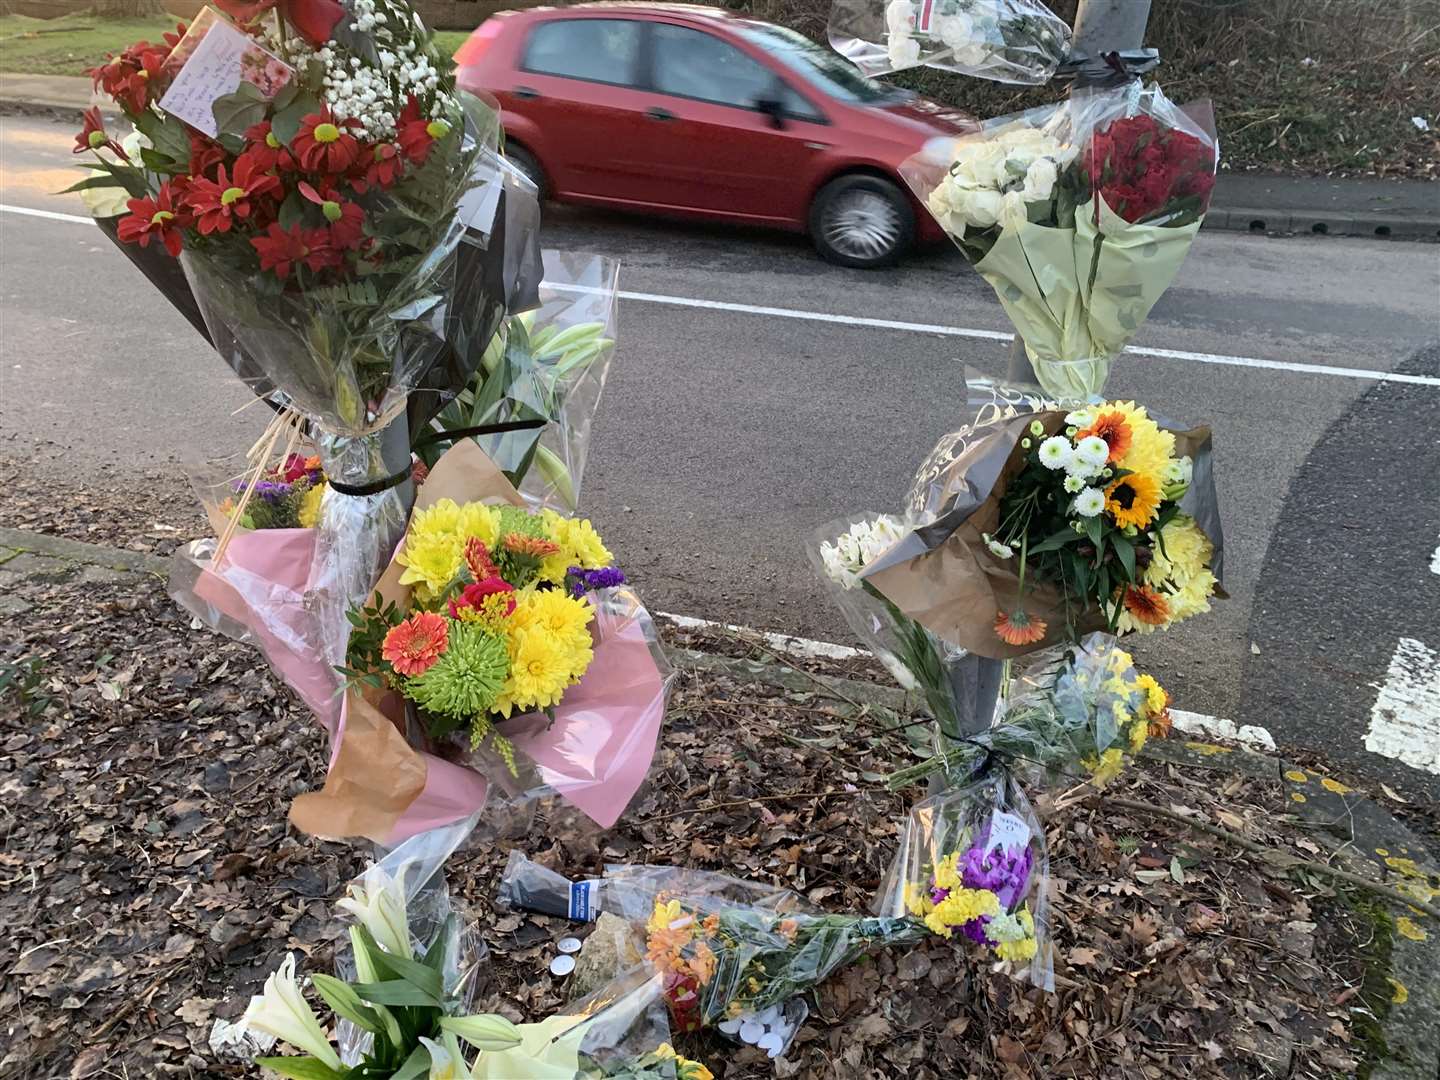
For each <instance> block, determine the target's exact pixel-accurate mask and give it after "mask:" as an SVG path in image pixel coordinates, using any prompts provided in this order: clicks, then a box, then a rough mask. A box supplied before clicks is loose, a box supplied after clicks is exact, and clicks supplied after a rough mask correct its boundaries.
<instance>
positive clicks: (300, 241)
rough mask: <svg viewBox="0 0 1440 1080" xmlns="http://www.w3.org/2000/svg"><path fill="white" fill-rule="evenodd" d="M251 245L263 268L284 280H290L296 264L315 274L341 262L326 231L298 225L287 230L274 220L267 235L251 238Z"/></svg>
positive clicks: (266, 231) (266, 232)
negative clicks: (303, 227)
mask: <svg viewBox="0 0 1440 1080" xmlns="http://www.w3.org/2000/svg"><path fill="white" fill-rule="evenodd" d="M250 246H251V247H253V248H254V249H255V251H256V252H257V253H258V254H259V256H260V269H261V270H272V271H274V273H275V276H276V277H278V278H279V279H280V280H281V281H284V280H286V279H287V278H289V276H290V271H291V269H292V268H293V267H294V266H295V265H296V264H299V265H302V266H305V267H306V268H308V269H309V270H310V271H312V272H315V271H319V270H324V269H325V268H326V267H331V266H339V265H340V262H341V259H340V254H339V253H338V252H337V251H336V250H335V249H334V247H332V246H331V244H330V234H329V233H328V232H326V231H325V230H324V229H302V228H301V227H300V226H299V225H292V226H291V227H290V228H288V229H286V228H283V227H282V226H281V225H280V223H279V222H278V221H275V222H271V223H270V227H269V228H268V229H267V230H265V235H264V236H252V237H251V238H250Z"/></svg>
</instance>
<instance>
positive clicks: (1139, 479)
mask: <svg viewBox="0 0 1440 1080" xmlns="http://www.w3.org/2000/svg"><path fill="white" fill-rule="evenodd" d="M1160 499H1161V493H1160V484H1159V483H1158V482H1157V481H1156V479H1155V477H1153V476H1151V475H1150V474H1148V473H1127V474H1126V475H1124V476H1122V477H1119V478H1118V479H1116V480H1112V481H1111V482H1110V486H1109V487H1107V488H1106V489H1105V512H1106V513H1108V514H1109V515H1110V516H1111V517H1112V518H1114V519H1115V524H1116V525H1118V526H1120V528H1122V529H1123V528H1125V526H1127V525H1134V526H1135V527H1136V528H1137V529H1143V528H1144V527H1145V526H1146V525H1149V524H1150V522H1152V521H1154V520H1155V515H1156V514H1158V513H1159V512H1160Z"/></svg>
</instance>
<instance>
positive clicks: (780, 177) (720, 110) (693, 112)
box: [455, 3, 976, 267]
mask: <svg viewBox="0 0 1440 1080" xmlns="http://www.w3.org/2000/svg"><path fill="white" fill-rule="evenodd" d="M455 63H456V67H457V75H458V78H459V83H460V85H461V86H462V87H463V88H464V89H466V90H470V91H472V92H476V91H479V92H486V93H489V94H491V95H493V96H494V97H496V98H498V99H499V102H500V109H501V118H502V122H503V123H504V126H505V148H506V153H507V154H508V155H509V156H510V158H511V159H512V160H513V161H514V162H515V163H516V164H517V165H519V166H520V168H522V169H523V170H524V171H525V172H526V173H527V174H529V176H530V177H531V178H532V179H533V180H534V181H535V183H536V185H537V186H538V187H539V188H540V191H541V194H542V196H544V197H550V198H554V199H558V200H561V201H563V202H574V203H584V204H588V205H592V206H606V207H612V208H619V209H634V210H644V211H650V212H659V213H664V214H681V215H686V216H692V217H701V218H707V219H710V220H715V221H726V222H733V223H737V224H746V225H767V226H778V227H779V228H783V229H793V230H796V231H800V232H805V231H808V232H809V233H810V235H811V237H812V238H813V239H814V242H815V246H816V248H818V249H819V251H820V254H821V255H822V256H823V257H825V258H826V259H829V260H831V261H832V262H837V263H841V264H843V265H846V266H865V267H868V266H879V265H882V264H885V263H890V262H893V261H894V260H895V259H896V258H897V257H898V256H899V255H900V253H901V252H903V251H904V250H905V249H906V248H907V247H908V246H909V245H910V244H911V243H912V242H913V241H915V240H916V239H917V238H918V239H920V240H922V241H924V240H930V239H935V238H938V237H939V236H940V235H941V234H940V230H939V227H938V226H937V225H936V224H935V222H934V220H933V219H932V218H931V217H930V215H929V214H928V213H926V212H925V210H924V209H923V208H922V207H921V206H920V204H919V203H918V202H917V201H916V200H915V198H914V196H913V195H912V194H911V193H910V191H909V189H908V188H907V187H906V186H905V184H904V182H903V181H902V180H901V179H900V175H899V169H900V164H901V162H903V161H904V160H905V159H906V158H907V157H909V156H910V155H911V154H914V153H915V152H916V151H918V150H919V149H920V148H921V147H922V146H923V145H924V144H925V142H926V141H927V140H929V139H932V138H935V137H936V136H951V137H953V136H955V135H957V134H960V133H962V132H968V131H974V130H975V128H976V125H975V122H974V121H973V120H972V119H971V118H970V117H968V116H966V115H964V114H962V113H959V112H956V111H954V110H951V109H947V108H945V107H944V106H941V105H938V104H936V103H934V102H932V101H926V100H925V99H923V98H918V97H915V96H914V95H913V94H911V93H909V92H908V91H905V90H898V89H895V88H893V87H889V86H886V85H884V84H883V83H878V82H875V81H874V80H872V79H868V78H866V77H865V76H863V75H861V74H860V72H859V71H857V70H856V69H855V68H854V67H853V66H851V65H850V63H849V62H848V61H846V60H844V59H842V58H841V57H839V56H837V55H835V54H834V53H831V52H829V51H827V50H826V49H823V48H821V47H820V46H819V45H816V44H815V43H813V42H811V41H810V40H808V39H807V38H805V37H802V36H801V35H800V34H797V33H795V31H793V30H787V29H786V28H784V27H782V26H774V25H772V24H770V23H765V22H759V21H758V20H755V19H749V18H746V17H744V16H742V15H737V14H733V13H731V12H728V11H724V10H722V9H720V8H710V7H699V6H693V5H689V4H643V5H640V4H628V3H597V4H582V5H580V6H578V7H569V8H532V9H530V10H527V11H507V12H501V13H500V14H498V15H495V16H493V17H492V18H490V19H489V20H488V21H486V22H485V23H484V24H483V25H482V26H480V27H479V29H477V30H476V31H475V33H474V34H473V35H471V37H470V38H469V40H467V41H466V42H465V44H464V45H462V46H461V47H460V49H459V51H458V52H456V54H455Z"/></svg>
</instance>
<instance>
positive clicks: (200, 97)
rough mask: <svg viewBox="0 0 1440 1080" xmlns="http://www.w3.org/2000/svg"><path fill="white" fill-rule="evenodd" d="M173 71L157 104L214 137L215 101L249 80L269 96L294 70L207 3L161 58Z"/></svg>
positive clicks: (278, 89) (274, 93)
mask: <svg viewBox="0 0 1440 1080" xmlns="http://www.w3.org/2000/svg"><path fill="white" fill-rule="evenodd" d="M165 66H166V68H167V69H168V70H171V71H173V72H174V76H173V80H174V81H172V82H171V83H170V87H169V89H167V90H166V91H165V94H164V96H163V97H161V98H160V107H161V108H162V109H164V110H165V111H166V112H168V113H170V114H172V115H174V116H178V117H179V118H180V119H181V120H184V121H185V123H187V124H189V125H190V126H191V127H193V128H195V129H197V130H199V131H203V132H204V133H205V134H206V135H209V136H210V137H211V138H212V139H213V138H214V137H215V136H216V134H217V133H218V128H217V127H216V124H215V112H214V105H215V102H216V100H217V99H219V98H222V97H224V96H226V95H227V94H233V93H235V91H236V90H238V89H239V88H240V84H241V83H242V82H248V83H250V84H251V85H252V86H254V87H255V88H256V89H257V90H259V91H260V93H261V94H262V95H264V96H265V97H267V98H273V97H274V96H275V95H276V94H278V93H279V92H280V90H281V88H282V87H284V86H285V84H286V83H288V82H289V81H290V80H291V78H292V77H293V76H294V74H295V70H294V69H293V68H292V67H290V65H289V64H287V63H285V62H284V61H283V60H281V59H280V58H279V57H277V56H274V55H272V54H271V53H269V52H267V51H266V50H265V49H262V48H261V47H260V46H259V44H257V43H256V41H255V39H254V38H252V37H251V36H250V35H249V34H246V33H245V32H243V31H241V30H237V29H236V28H235V27H234V26H232V25H231V24H230V23H228V22H226V21H225V20H224V19H223V18H222V17H221V16H220V15H219V14H217V13H216V12H215V10H214V9H213V8H205V9H204V10H203V11H202V12H201V13H200V14H199V16H197V17H196V19H195V22H194V23H193V24H192V25H191V27H190V29H189V31H188V32H187V33H186V34H185V36H184V37H183V38H181V39H180V42H179V44H177V45H176V46H175V48H174V49H173V50H171V53H170V55H169V56H168V57H167V58H166V60H165Z"/></svg>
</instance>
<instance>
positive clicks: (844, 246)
mask: <svg viewBox="0 0 1440 1080" xmlns="http://www.w3.org/2000/svg"><path fill="white" fill-rule="evenodd" d="M914 227H915V221H914V215H913V214H912V213H911V211H910V205H909V203H908V202H907V201H906V199H905V195H904V194H903V193H902V192H901V190H900V189H899V188H898V187H897V186H896V185H894V184H892V183H891V182H890V181H888V180H885V179H883V178H881V177H878V176H869V175H864V174H855V175H850V176H842V177H840V178H839V179H837V180H832V181H831V182H830V183H829V184H827V185H826V186H825V187H824V188H823V189H822V190H821V191H820V193H819V195H817V196H816V198H815V203H814V205H813V207H812V209H811V214H810V233H811V236H812V237H813V239H814V241H815V246H816V248H817V249H818V250H819V252H820V254H821V256H822V257H823V258H825V259H827V260H829V261H830V262H834V263H839V264H840V265H842V266H856V267H862V268H868V267H875V266H883V265H886V264H887V263H892V262H894V261H895V259H896V257H897V256H899V254H900V253H901V252H902V251H904V250H905V248H907V247H908V246H909V244H910V239H911V236H912V235H913V233H914Z"/></svg>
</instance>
